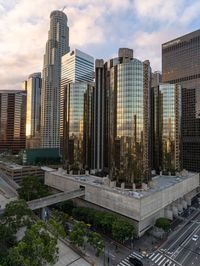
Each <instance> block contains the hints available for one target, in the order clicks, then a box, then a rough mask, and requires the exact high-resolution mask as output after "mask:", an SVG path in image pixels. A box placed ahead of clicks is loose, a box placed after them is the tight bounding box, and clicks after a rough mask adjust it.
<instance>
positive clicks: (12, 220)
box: [2, 200, 33, 232]
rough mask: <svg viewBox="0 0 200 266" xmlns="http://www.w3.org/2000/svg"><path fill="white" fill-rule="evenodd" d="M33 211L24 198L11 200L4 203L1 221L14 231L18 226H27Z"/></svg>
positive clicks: (30, 221)
mask: <svg viewBox="0 0 200 266" xmlns="http://www.w3.org/2000/svg"><path fill="white" fill-rule="evenodd" d="M32 218H33V213H32V211H31V210H30V209H29V208H28V206H27V204H26V202H25V201H24V200H16V201H11V202H10V203H8V204H6V208H5V211H4V213H3V214H2V223H4V224H7V225H8V226H9V227H10V228H12V229H13V230H14V231H15V232H17V230H18V229H19V228H20V227H23V226H29V225H30V224H31V223H32Z"/></svg>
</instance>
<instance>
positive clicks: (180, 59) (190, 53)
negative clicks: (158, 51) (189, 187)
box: [162, 30, 200, 172]
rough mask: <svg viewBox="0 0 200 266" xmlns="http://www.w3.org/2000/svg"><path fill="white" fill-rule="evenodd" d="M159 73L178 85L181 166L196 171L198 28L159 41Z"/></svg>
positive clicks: (199, 151) (199, 162)
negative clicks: (160, 50) (168, 39)
mask: <svg viewBox="0 0 200 266" xmlns="http://www.w3.org/2000/svg"><path fill="white" fill-rule="evenodd" d="M162 75H163V76H162V81H163V82H168V83H172V84H175V83H179V84H180V85H181V87H182V114H183V115H182V140H183V167H184V168H185V169H187V170H189V171H195V172H200V30H197V31H194V32H191V33H189V34H186V35H184V36H181V37H179V38H176V39H174V40H171V41H169V42H167V43H164V44H162Z"/></svg>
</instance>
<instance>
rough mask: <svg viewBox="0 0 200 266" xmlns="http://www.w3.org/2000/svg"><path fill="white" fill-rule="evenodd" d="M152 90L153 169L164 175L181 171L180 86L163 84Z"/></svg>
mask: <svg viewBox="0 0 200 266" xmlns="http://www.w3.org/2000/svg"><path fill="white" fill-rule="evenodd" d="M152 90H153V114H154V115H153V119H152V122H153V145H152V148H153V168H154V169H155V170H156V171H157V172H158V173H159V172H160V171H164V172H165V174H167V173H169V172H171V173H173V174H175V172H176V171H180V170H181V169H182V158H181V151H182V138H181V115H182V112H181V86H180V85H177V84H169V83H165V84H164V83H163V84H160V85H159V86H156V87H154V88H152Z"/></svg>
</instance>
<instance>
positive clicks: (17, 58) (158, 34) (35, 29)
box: [0, 0, 200, 89]
mask: <svg viewBox="0 0 200 266" xmlns="http://www.w3.org/2000/svg"><path fill="white" fill-rule="evenodd" d="M64 6H66V8H65V10H64V12H65V13H66V14H67V16H68V25H69V28H70V47H71V48H75V47H76V48H79V49H82V50H83V51H85V52H87V53H89V54H91V55H92V56H94V57H95V58H104V59H108V58H110V57H112V56H113V55H115V54H117V50H118V48H119V47H129V48H133V49H134V55H135V57H137V58H139V59H142V60H145V59H149V60H150V62H151V65H152V68H153V70H157V69H158V70H160V68H161V44H162V43H163V42H166V41H168V40H170V39H173V38H175V37H178V36H180V35H182V34H185V33H188V32H190V31H193V30H196V29H197V28H198V27H199V22H200V19H199V13H200V11H199V10H200V2H199V0H192V1H191V0H176V1H174V0H168V1H166V0H135V1H134V0H123V1H121V0H101V1H100V0H76V1H75V0H67V1H66V0H59V1H58V0H34V1H31V0H0V62H1V65H0V85H1V89H19V88H20V87H21V83H22V81H23V80H24V79H26V78H27V76H28V75H29V74H30V73H32V72H38V71H41V70H42V64H43V54H44V49H45V43H46V41H47V35H48V30H49V15H50V12H51V11H52V10H55V9H60V10H61V9H62V8H63V7H64Z"/></svg>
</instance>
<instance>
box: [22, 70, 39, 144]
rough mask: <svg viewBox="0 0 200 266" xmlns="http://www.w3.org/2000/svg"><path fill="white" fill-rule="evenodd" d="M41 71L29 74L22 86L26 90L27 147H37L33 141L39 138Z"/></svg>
mask: <svg viewBox="0 0 200 266" xmlns="http://www.w3.org/2000/svg"><path fill="white" fill-rule="evenodd" d="M41 85H42V79H41V73H33V74H31V75H29V77H28V79H27V81H25V82H24V87H25V89H26V91H27V103H26V138H27V140H26V144H27V147H33V146H34V147H35V146H37V147H39V144H40V143H39V142H38V143H36V141H34V140H35V139H36V138H37V139H39V134H40V118H41ZM32 140H33V144H34V145H32V144H31V142H32Z"/></svg>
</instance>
